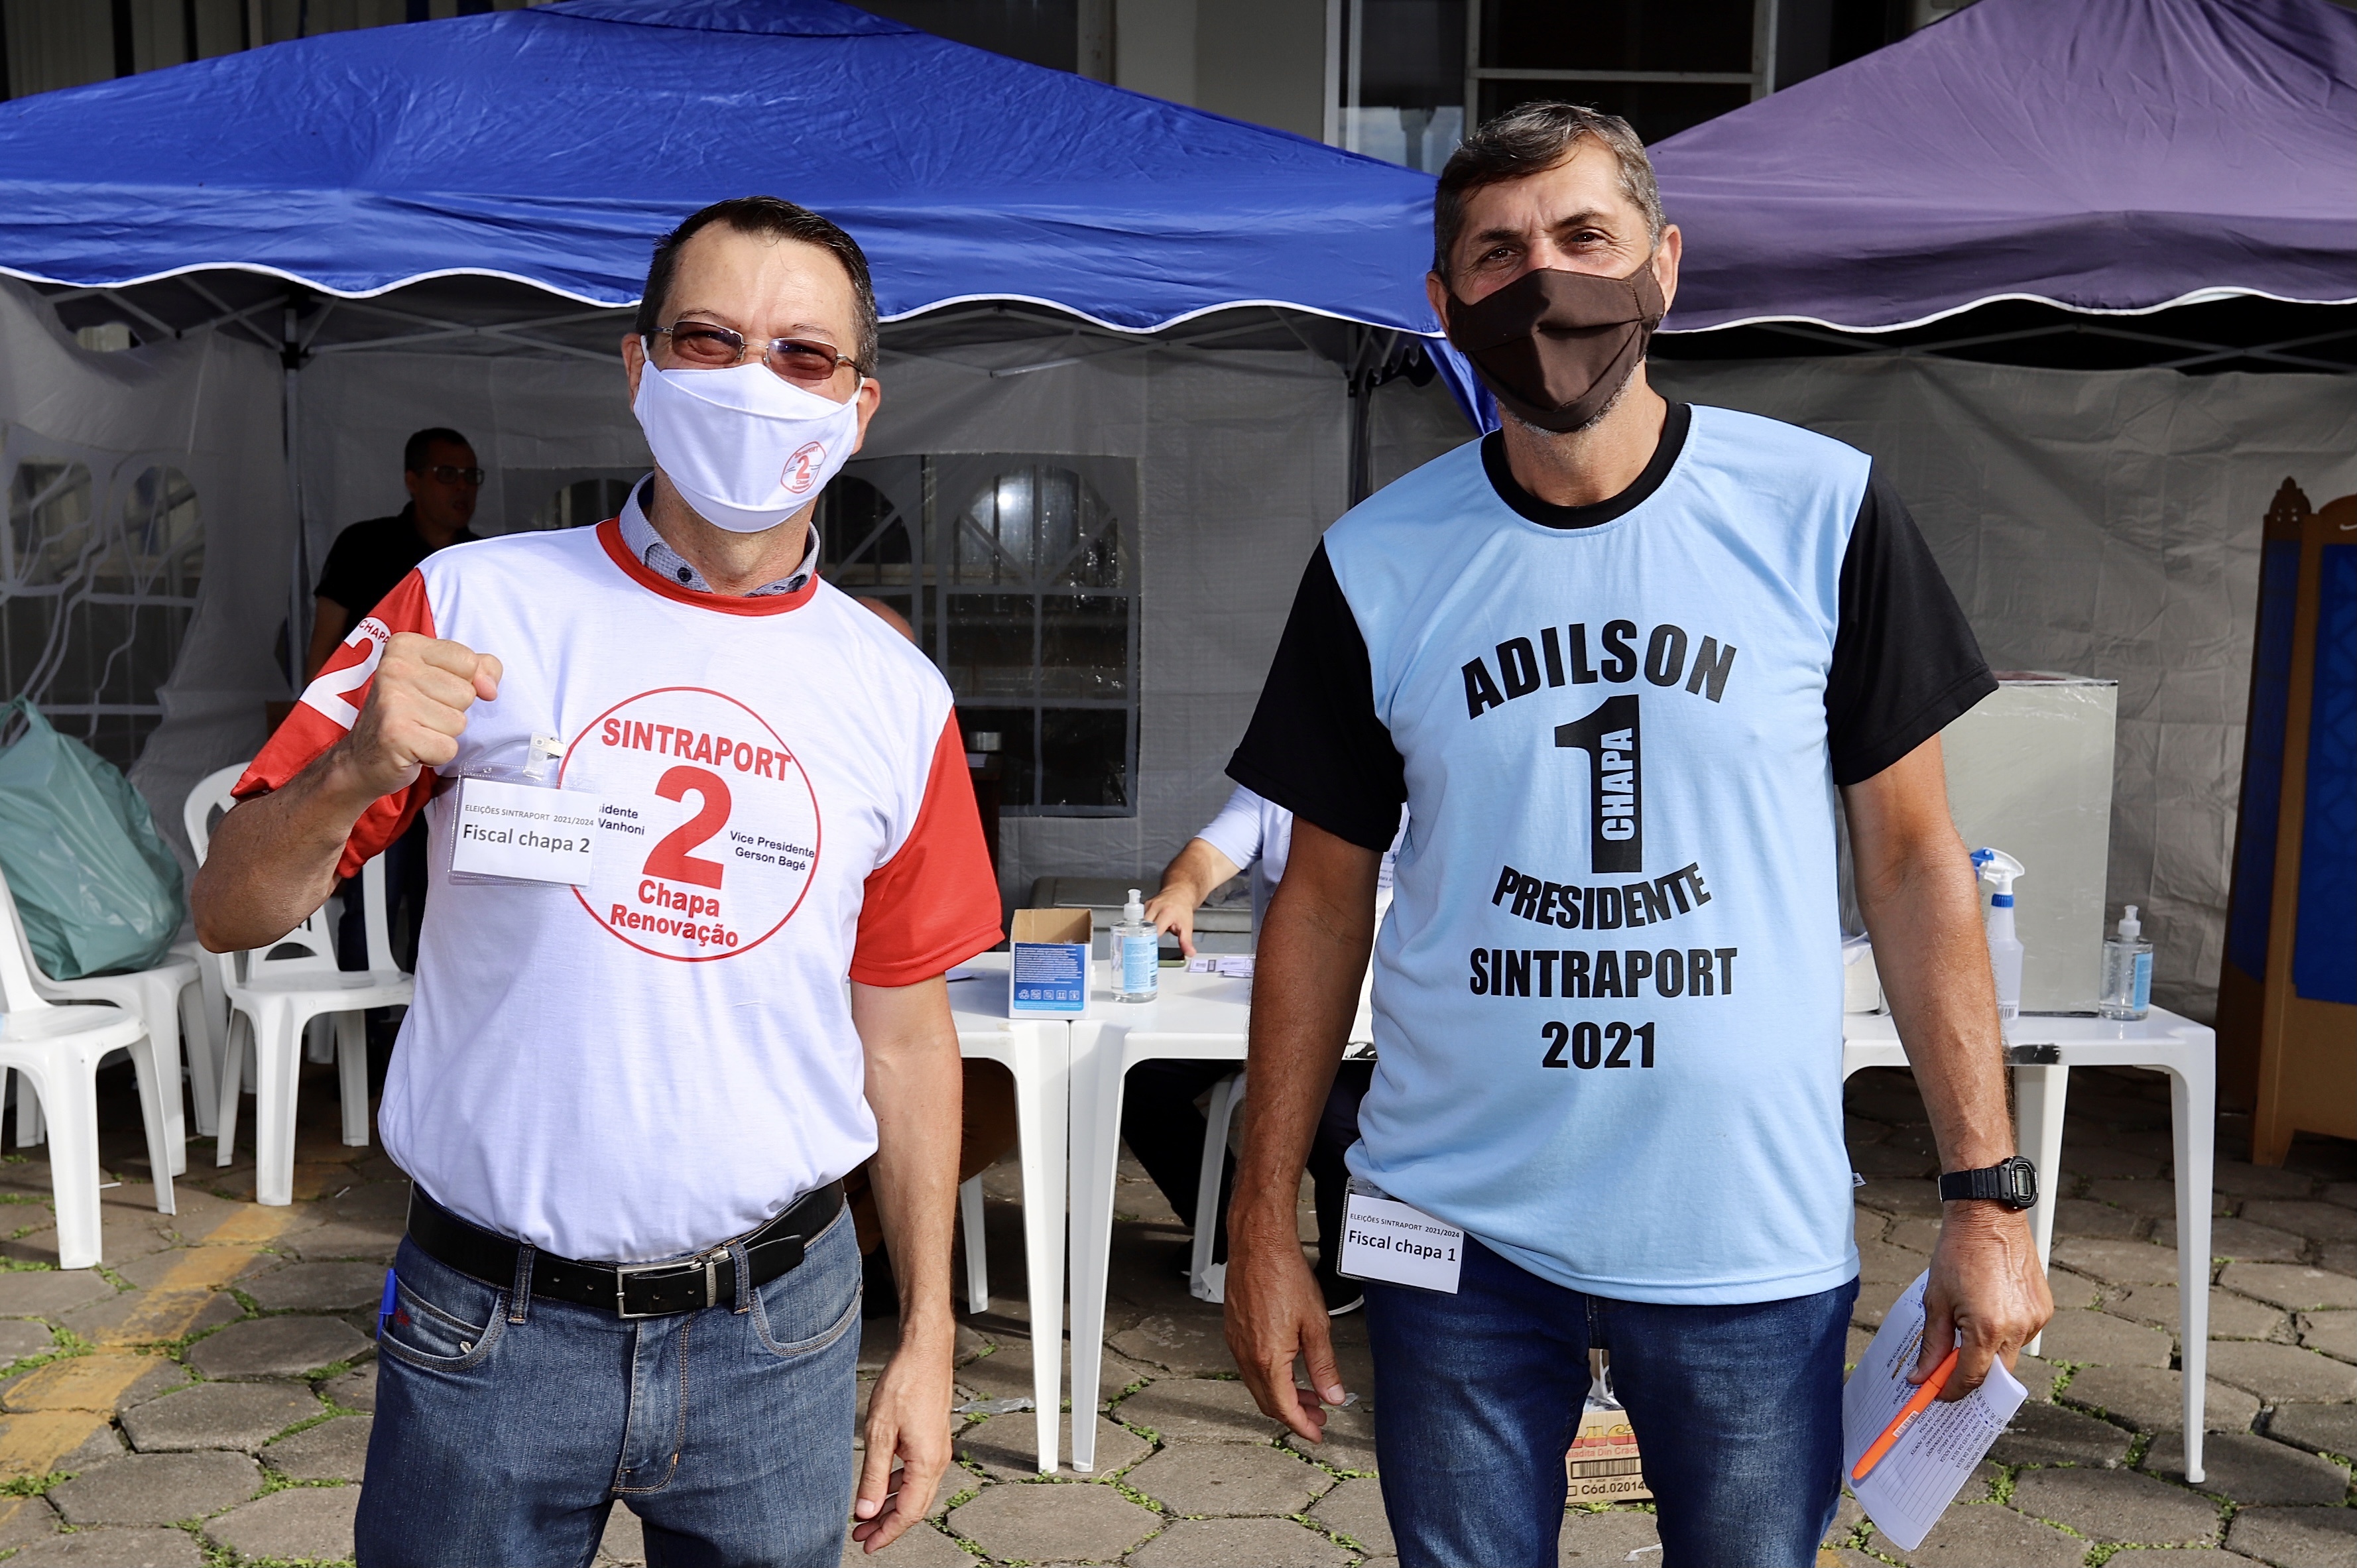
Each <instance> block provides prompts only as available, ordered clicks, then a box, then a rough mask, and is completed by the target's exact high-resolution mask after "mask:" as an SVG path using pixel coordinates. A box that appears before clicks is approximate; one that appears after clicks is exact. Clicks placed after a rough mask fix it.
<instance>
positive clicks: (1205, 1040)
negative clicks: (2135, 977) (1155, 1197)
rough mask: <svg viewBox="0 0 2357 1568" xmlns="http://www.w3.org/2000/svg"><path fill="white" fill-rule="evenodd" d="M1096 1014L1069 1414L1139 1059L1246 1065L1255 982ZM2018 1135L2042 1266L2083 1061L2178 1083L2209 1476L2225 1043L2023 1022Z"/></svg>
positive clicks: (1100, 1329) (1082, 1466) (1847, 1049)
mask: <svg viewBox="0 0 2357 1568" xmlns="http://www.w3.org/2000/svg"><path fill="white" fill-rule="evenodd" d="M1090 979H1091V984H1090V989H1089V1008H1088V1012H1087V1014H1086V1015H1083V1016H1082V1017H1081V1018H1078V1019H1076V1020H1074V1021H1073V1023H1072V1025H1071V1036H1072V1041H1071V1161H1072V1200H1071V1201H1072V1214H1071V1224H1072V1287H1071V1288H1072V1408H1073V1409H1074V1410H1075V1411H1082V1410H1093V1409H1095V1408H1096V1403H1097V1398H1098V1394H1099V1392H1100V1387H1099V1385H1100V1380H1101V1378H1102V1372H1103V1356H1104V1352H1103V1346H1104V1307H1105V1283H1106V1277H1107V1274H1108V1273H1109V1272H1110V1268H1111V1255H1112V1246H1113V1196H1114V1167H1115V1162H1116V1161H1117V1160H1118V1158H1119V1155H1120V1138H1121V1105H1122V1086H1123V1080H1124V1079H1125V1078H1126V1077H1127V1075H1128V1073H1129V1069H1131V1068H1133V1067H1135V1066H1136V1065H1137V1064H1138V1063H1139V1062H1142V1061H1150V1060H1154V1059H1157V1058H1191V1059H1195V1060H1211V1061H1242V1060H1243V1058H1244V1056H1245V1041H1246V1035H1247V1031H1248V1029H1249V1026H1250V1020H1251V1015H1252V1006H1251V1004H1252V983H1251V982H1249V981H1243V980H1230V979H1225V978H1223V977H1221V976H1218V975H1208V974H1188V973H1183V972H1174V971H1170V970H1165V971H1163V972H1162V979H1161V990H1162V994H1161V996H1160V998H1159V999H1157V1001H1154V1002H1146V1003H1136V1004H1126V1003H1119V1002H1115V1001H1114V1000H1113V993H1112V991H1111V989H1110V987H1109V984H1108V983H1107V974H1106V966H1105V965H1103V964H1092V966H1091V974H1090ZM1842 1034H1843V1050H1842V1076H1843V1078H1844V1079H1847V1078H1848V1077H1849V1075H1850V1074H1851V1073H1854V1072H1857V1071H1858V1070H1859V1069H1862V1068H1868V1067H1900V1068H1903V1067H1905V1066H1907V1065H1908V1062H1907V1054H1906V1052H1905V1050H1904V1049H1903V1048H1902V1047H1901V1046H1900V1041H1899V1031H1898V1027H1897V1026H1896V1025H1895V1024H1893V1022H1892V1021H1891V1019H1890V1018H1889V1016H1888V1015H1881V1014H1850V1015H1845V1016H1844V1017H1843V1019H1842ZM2007 1055H2008V1057H2009V1058H2010V1059H2011V1060H2012V1063H2013V1067H2014V1082H2015V1105H2016V1133H2015V1136H2016V1141H2017V1143H2018V1145H2019V1147H2020V1148H2021V1149H2022V1151H2023V1152H2024V1153H2025V1154H2027V1155H2029V1160H2030V1163H2031V1164H2032V1165H2036V1166H2037V1167H2038V1172H2039V1176H2040V1188H2041V1191H2040V1197H2039V1205H2038V1208H2036V1209H2035V1210H2033V1211H2032V1213H2031V1216H2030V1220H2031V1230H2032V1234H2033V1235H2034V1237H2035V1239H2036V1241H2037V1245H2038V1259H2039V1262H2040V1265H2043V1264H2044V1263H2045V1262H2046V1261H2047V1258H2048V1254H2049V1252H2050V1250H2051V1244H2052V1238H2053V1231H2054V1204H2055V1198H2056V1193H2055V1190H2054V1182H2053V1180H2052V1177H2053V1175H2054V1173H2055V1172H2056V1171H2057V1170H2058V1168H2059V1163H2060V1158H2061V1148H2062V1112H2063V1104H2064V1100H2065V1097H2066V1093H2067V1090H2068V1085H2069V1079H2070V1069H2072V1068H2073V1067H2138V1068H2148V1069H2158V1070H2159V1071H2164V1072H2166V1073H2168V1074H2169V1101H2170V1110H2171V1118H2170V1120H2171V1124H2172V1127H2173V1129H2174V1136H2175V1148H2176V1185H2177V1235H2178V1273H2179V1290H2178V1294H2179V1314H2180V1316H2179V1331H2180V1337H2181V1339H2182V1340H2183V1343H2184V1346H2185V1350H2184V1358H2183V1362H2184V1379H2185V1385H2184V1388H2185V1464H2186V1477H2187V1479H2189V1480H2191V1481H2200V1480H2202V1479H2204V1478H2205V1477H2204V1474H2203V1470H2202V1464H2201V1420H2202V1408H2203V1395H2204V1391H2205V1384H2204V1380H2205V1378H2206V1375H2207V1365H2208V1351H2209V1333H2210V1291H2209V1283H2210V1273H2209V1265H2210V1201H2211V1200H2210V1183H2211V1177H2212V1128H2213V1127H2214V1125H2215V1122H2216V1101H2217V1069H2216V1044H2215V1036H2213V1035H2212V1032H2211V1031H2210V1030H2209V1029H2208V1028H2205V1027H2204V1026H2201V1025H2200V1024H2196V1023H2194V1022H2193V1021H2192V1020H2191V1019H2189V1018H2183V1017H2179V1015H2176V1014H2173V1013H2169V1012H2166V1011H2164V1010H2162V1009H2160V1008H2158V1007H2156V1008H2154V1009H2153V1010H2152V1013H2151V1015H2150V1016H2148V1017H2147V1018H2145V1019H2142V1020H2140V1021H2138V1022H2136V1023H2115V1022H2113V1021H2111V1020H2108V1019H2103V1018H2042V1017H2026V1018H2021V1019H2018V1020H2017V1021H2016V1022H2015V1024H2014V1025H2013V1026H2012V1028H2011V1030H2010V1032H2009V1035H2008V1037H2007ZM1095 1459H1096V1441H1095V1430H1094V1427H1093V1426H1092V1425H1091V1424H1089V1423H1082V1422H1075V1423H1073V1427H1072V1467H1073V1468H1074V1469H1075V1470H1080V1471H1087V1470H1089V1469H1091V1468H1092V1466H1093V1465H1094V1462H1095Z"/></svg>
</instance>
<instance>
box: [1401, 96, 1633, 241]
mask: <svg viewBox="0 0 2357 1568" xmlns="http://www.w3.org/2000/svg"><path fill="white" fill-rule="evenodd" d="M1582 136H1593V137H1595V138H1596V139H1597V140H1598V141H1599V142H1602V143H1603V144H1604V145H1605V146H1606V148H1607V149H1609V151H1610V152H1611V154H1612V156H1613V157H1614V159H1615V160H1617V161H1618V162H1619V164H1620V194H1621V195H1623V196H1625V197H1627V198H1628V199H1630V200H1631V201H1632V202H1634V203H1635V204H1636V206H1637V209H1638V210H1639V211H1641V212H1642V213H1643V214H1644V215H1645V231H1646V234H1647V236H1648V237H1649V238H1650V239H1652V241H1654V242H1657V243H1658V242H1660V240H1661V238H1662V192H1661V188H1660V187H1659V186H1657V185H1655V184H1654V183H1653V160H1652V159H1651V158H1649V157H1647V156H1645V144H1644V143H1643V141H1641V140H1640V139H1639V137H1638V135H1637V133H1636V132H1635V131H1634V130H1633V129H1631V127H1630V124H1629V122H1628V121H1626V120H1623V119H1622V118H1620V115H1618V114H1599V113H1597V112H1596V111H1595V110H1593V109H1583V108H1581V107H1580V106H1579V105H1578V104H1577V103H1525V104H1523V106H1522V107H1520V108H1518V109H1509V110H1508V111H1506V113H1503V114H1501V115H1499V116H1498V117H1497V118H1496V119H1494V120H1491V121H1489V122H1487V123H1486V124H1483V125H1482V126H1481V127H1480V129H1479V130H1477V131H1475V132H1474V133H1473V134H1471V135H1469V136H1468V137H1466V138H1465V140H1464V141H1463V142H1461V143H1459V144H1458V148H1457V150H1456V151H1455V152H1454V153H1451V154H1450V155H1449V156H1448V166H1447V167H1445V168H1443V169H1442V170H1441V171H1440V187H1439V188H1438V189H1437V190H1436V191H1434V192H1433V196H1432V270H1433V271H1434V272H1436V273H1437V274H1440V276H1441V278H1442V279H1443V280H1444V281H1446V280H1448V278H1450V277H1451V276H1452V275H1453V274H1452V273H1451V271H1450V267H1449V257H1450V255H1451V253H1452V252H1455V251H1456V249H1457V241H1458V236H1459V235H1460V234H1462V233H1463V232H1464V229H1465V202H1466V199H1467V198H1469V197H1470V196H1471V195H1472V194H1473V193H1474V192H1475V191H1477V190H1480V189H1481V188H1483V187H1485V186H1491V185H1502V184H1504V183H1505V182H1506V181H1508V180H1510V179H1524V178H1527V177H1530V176H1532V175H1534V174H1544V173H1545V172H1546V171H1547V170H1548V169H1551V168H1553V167H1555V165H1557V164H1559V163H1561V162H1563V160H1564V159H1566V158H1567V157H1569V156H1571V154H1572V149H1573V148H1574V147H1576V146H1577V145H1578V143H1579V139H1580V138H1581V137H1582Z"/></svg>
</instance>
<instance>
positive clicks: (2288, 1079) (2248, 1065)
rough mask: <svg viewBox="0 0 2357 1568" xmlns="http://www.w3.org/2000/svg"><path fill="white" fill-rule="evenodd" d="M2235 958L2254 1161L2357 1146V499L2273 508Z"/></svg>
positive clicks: (2231, 1071)
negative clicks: (2322, 1146) (2299, 1138)
mask: <svg viewBox="0 0 2357 1568" xmlns="http://www.w3.org/2000/svg"><path fill="white" fill-rule="evenodd" d="M2265 541H2266V542H2265V544H2264V546H2263V553H2262V556H2261V563H2260V568H2259V615H2258V635H2257V646H2256V648H2255V652H2254V657H2253V659H2252V661H2251V708H2250V720H2249V725H2248V728H2247V730H2246V732H2245V739H2244V751H2243V794H2242V806H2241V811H2240V822H2239V824H2238V828H2237V832H2236V836H2235V843H2234V880H2233V897H2232V901H2231V903H2230V904H2229V906H2228V909H2227V917H2226V959H2225V965H2224V969H2223V972H2222V974H2221V976H2220V978H2219V986H2218V1050H2219V1090H2220V1098H2221V1101H2223V1102H2226V1103H2233V1102H2234V1101H2238V1100H2242V1099H2244V1098H2245V1097H2246V1096H2247V1099H2248V1101H2249V1103H2250V1104H2251V1105H2252V1108H2253V1115H2252V1127H2251V1158H2252V1160H2253V1161H2254V1162H2255V1163H2256V1164H2259V1165H2280V1164H2282V1163H2283V1159H2284V1155H2286V1153H2287V1152H2288V1150H2289V1149H2290V1146H2291V1140H2292V1134H2293V1133H2295V1132H2302V1131H2305V1132H2311V1133H2330V1134H2332V1135H2334V1136H2338V1137H2343V1138H2348V1137H2357V496H2343V497H2342V498H2341V499H2339V500H2336V501H2333V502H2331V503H2330V504H2329V505H2327V506H2325V507H2324V508H2323V509H2322V510H2309V504H2308V498H2307V497H2306V496H2304V495H2302V494H2301V493H2300V491H2299V489H2298V486H2296V485H2294V484H2293V483H2292V482H2291V481H2290V480H2289V479H2286V480H2285V481H2284V484H2283V489H2281V490H2279V491H2277V492H2276V499H2275V504H2274V505H2273V506H2272V507H2270V508H2269V509H2268V511H2267V518H2266V534H2265Z"/></svg>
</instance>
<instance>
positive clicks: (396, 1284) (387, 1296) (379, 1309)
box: [376, 1269, 401, 1335]
mask: <svg viewBox="0 0 2357 1568" xmlns="http://www.w3.org/2000/svg"><path fill="white" fill-rule="evenodd" d="M400 1310H401V1295H400V1276H398V1275H396V1274H395V1273H393V1271H392V1270H391V1269H387V1270H385V1272H384V1297H383V1299H382V1300H381V1301H379V1302H378V1303H377V1304H376V1331H377V1333H378V1334H380V1335H382V1334H383V1332H384V1320H385V1319H386V1318H388V1317H391V1316H393V1314H394V1313H396V1312H399V1311H400Z"/></svg>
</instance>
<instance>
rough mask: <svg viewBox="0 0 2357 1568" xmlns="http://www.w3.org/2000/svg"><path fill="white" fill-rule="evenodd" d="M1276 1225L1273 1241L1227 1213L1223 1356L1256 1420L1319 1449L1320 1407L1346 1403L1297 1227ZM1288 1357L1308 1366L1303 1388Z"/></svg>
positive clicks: (1289, 1220)
mask: <svg viewBox="0 0 2357 1568" xmlns="http://www.w3.org/2000/svg"><path fill="white" fill-rule="evenodd" d="M1281 1218H1282V1219H1283V1221H1284V1223H1283V1225H1282V1227H1281V1230H1282V1234H1279V1229H1280V1228H1279V1227H1278V1226H1277V1225H1276V1224H1275V1222H1274V1221H1273V1220H1271V1219H1267V1218H1265V1217H1264V1218H1262V1219H1254V1220H1248V1221H1243V1223H1239V1220H1240V1219H1242V1217H1241V1216H1239V1215H1237V1214H1235V1213H1233V1212H1231V1213H1230V1215H1229V1217H1228V1274H1227V1291H1226V1294H1227V1310H1226V1322H1227V1335H1228V1352H1229V1354H1231V1355H1232V1356H1233V1357H1234V1358H1235V1359H1236V1370H1237V1371H1238V1372H1239V1373H1240V1374H1241V1375H1242V1376H1243V1382H1244V1387H1245V1388H1247V1389H1250V1390H1251V1391H1252V1396H1253V1400H1254V1402H1255V1403H1256V1404H1258V1405H1259V1406H1260V1408H1261V1411H1262V1412H1263V1413H1264V1414H1265V1415H1267V1416H1269V1417H1270V1418H1272V1419H1274V1420H1276V1421H1281V1422H1283V1423H1285V1424H1286V1426H1288V1427H1290V1428H1291V1429H1292V1430H1294V1431H1295V1432H1297V1433H1299V1434H1301V1435H1302V1436H1303V1437H1305V1438H1307V1439H1308V1440H1309V1441H1310V1442H1312V1443H1322V1442H1324V1441H1325V1440H1326V1410H1325V1407H1326V1406H1327V1405H1334V1406H1337V1407H1339V1406H1340V1404H1341V1403H1342V1402H1343V1401H1344V1400H1345V1399H1347V1398H1349V1397H1350V1396H1349V1395H1348V1394H1347V1393H1346V1392H1345V1391H1343V1388H1342V1373H1341V1370H1340V1368H1338V1367H1337V1366H1336V1365H1335V1363H1334V1333H1333V1320H1332V1319H1331V1318H1329V1317H1328V1316H1326V1298H1325V1296H1324V1295H1323V1294H1321V1293H1320V1292H1319V1291H1318V1282H1317V1280H1316V1279H1315V1278H1314V1277H1313V1276H1312V1275H1311V1274H1310V1273H1309V1262H1308V1259H1306V1258H1304V1257H1303V1256H1302V1255H1301V1237H1300V1233H1299V1232H1298V1231H1297V1230H1296V1229H1295V1225H1296V1224H1297V1221H1296V1220H1295V1219H1294V1217H1293V1215H1292V1214H1291V1213H1290V1212H1289V1211H1288V1212H1287V1213H1286V1214H1284V1215H1283V1216H1282V1217H1281ZM1296 1356H1299V1357H1300V1358H1301V1359H1302V1360H1303V1361H1305V1362H1306V1363H1307V1364H1308V1369H1309V1381H1310V1384H1311V1386H1310V1387H1308V1388H1306V1389H1305V1388H1302V1387H1300V1386H1298V1385H1297V1384H1296V1383H1295V1382H1294V1380H1293V1361H1294V1358H1295V1357H1296Z"/></svg>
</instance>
